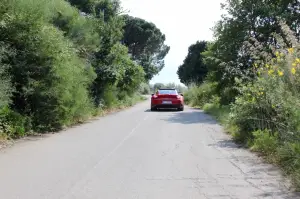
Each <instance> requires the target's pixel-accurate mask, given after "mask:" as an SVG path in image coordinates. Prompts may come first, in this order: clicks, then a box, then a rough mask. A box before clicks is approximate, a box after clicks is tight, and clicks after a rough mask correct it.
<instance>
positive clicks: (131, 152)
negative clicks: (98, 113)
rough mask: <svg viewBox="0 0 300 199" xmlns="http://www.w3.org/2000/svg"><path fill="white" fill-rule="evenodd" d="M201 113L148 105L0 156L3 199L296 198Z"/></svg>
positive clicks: (269, 170)
mask: <svg viewBox="0 0 300 199" xmlns="http://www.w3.org/2000/svg"><path fill="white" fill-rule="evenodd" d="M280 176H281V175H280V173H279V172H278V170H276V169H274V168H273V167H272V166H270V165H267V164H263V163H261V161H260V160H259V159H258V158H257V157H256V156H255V155H253V154H252V153H250V152H248V151H247V150H245V149H241V148H238V147H237V146H236V145H235V144H233V143H232V142H231V141H230V140H229V138H228V136H227V135H226V134H224V133H223V132H222V128H221V127H220V126H219V125H218V124H216V122H215V121H214V120H213V119H211V117H209V116H207V115H206V114H204V113H202V112H201V111H199V110H196V109H192V108H187V107H186V109H185V111H184V112H176V111H175V112H172V111H160V112H150V111H149V101H147V102H143V103H141V104H138V105H136V106H135V107H133V108H130V109H127V110H125V111H122V112H119V113H115V114H111V115H109V116H106V117H103V118H100V119H97V120H95V121H91V122H89V123H87V124H84V125H81V126H77V127H73V128H71V129H68V130H67V131H64V132H62V133H59V134H54V135H48V136H46V137H45V138H30V139H27V140H25V141H21V142H20V143H17V144H15V145H14V146H12V147H9V148H6V149H2V150H1V151H0V198H1V199H13V198H14V199H16V198H18V199H44V198H47V199H117V198H118V199H134V198H141V199H146V198H149V199H179V198H180V199H192V198H193V199H194V198H195V199H201V198H204V199H205V198H212V199H221V198H222V199H229V198H232V199H233V198H234V199H248V198H249V199H255V198H264V199H265V198H278V199H283V198H300V197H299V196H298V197H297V196H293V195H291V194H289V193H288V191H287V188H285V187H283V185H282V182H283V179H282V178H281V177H280Z"/></svg>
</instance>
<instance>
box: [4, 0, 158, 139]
mask: <svg viewBox="0 0 300 199" xmlns="http://www.w3.org/2000/svg"><path fill="white" fill-rule="evenodd" d="M69 2H71V3H72V5H73V6H72V5H71V4H70V3H69ZM119 4H120V2H118V1H113V0H100V1H90V2H89V8H95V10H93V9H92V10H90V9H86V7H85V6H86V5H85V4H81V3H80V2H78V1H64V0H51V1H48V0H2V1H1V2H0V134H1V137H3V136H2V135H3V134H5V135H6V136H8V137H11V138H16V137H22V136H25V135H26V134H28V133H29V132H31V131H32V130H33V131H39V132H45V131H53V130H58V129H61V128H62V127H64V126H67V125H70V124H72V123H77V122H81V121H82V120H85V119H87V118H88V117H90V116H91V115H94V114H96V113H99V111H103V110H104V109H111V108H115V107H123V106H128V105H132V104H133V103H135V102H137V101H138V100H140V98H139V97H138V95H137V94H136V93H138V92H139V88H140V85H141V83H143V82H144V81H145V79H144V77H145V71H144V69H143V67H142V66H140V65H138V64H137V63H136V62H135V61H133V60H132V58H131V56H129V53H128V48H127V47H126V46H124V45H122V44H121V42H120V41H122V39H123V37H124V36H123V27H124V25H125V21H124V19H123V17H122V16H119V15H118V13H119V11H120V9H121V7H120V5H119ZM74 6H76V7H74ZM94 11H95V12H94ZM132 34H135V33H134V32H132ZM133 36H134V35H133ZM144 37H145V38H144V39H145V40H147V39H149V38H147V35H145V36H144ZM145 47H146V46H145ZM162 59H163V58H162Z"/></svg>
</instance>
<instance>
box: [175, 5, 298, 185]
mask: <svg viewBox="0 0 300 199" xmlns="http://www.w3.org/2000/svg"><path fill="white" fill-rule="evenodd" d="M222 7H223V9H225V10H226V11H227V13H228V14H227V15H224V16H223V17H222V19H221V20H220V21H219V22H218V23H217V24H216V26H215V27H214V34H215V39H214V41H209V42H208V41H201V42H197V43H196V44H194V45H192V46H191V47H190V49H189V54H188V55H187V57H186V59H185V60H184V63H183V65H181V66H180V67H179V68H178V72H177V73H178V76H179V78H180V79H181V82H182V83H184V84H186V85H189V86H188V87H189V89H188V91H186V92H185V100H186V101H187V102H188V103H189V104H191V105H192V106H196V107H199V108H201V109H204V110H205V111H206V112H207V113H209V114H211V115H213V116H214V117H215V118H216V119H217V120H219V121H220V122H221V123H222V124H223V125H224V126H225V127H226V129H227V131H228V132H229V133H231V135H232V136H233V138H234V139H235V140H236V141H237V142H239V143H242V144H244V145H245V146H247V147H249V148H251V150H253V151H255V152H258V153H259V154H260V155H262V156H263V157H265V159H266V160H267V161H268V162H270V163H274V164H276V165H279V166H280V167H281V168H282V170H283V171H284V172H285V174H287V175H288V176H290V177H291V179H292V180H293V182H294V185H295V187H296V188H297V189H298V190H299V189H300V93H299V89H300V43H299V39H300V35H299V30H300V21H299V19H300V2H299V1H296V0H295V1H283V0H282V1H281V0H278V1H268V2H265V1H258V0H254V1H246V0H243V1H231V0H228V1H226V3H225V4H224V5H222Z"/></svg>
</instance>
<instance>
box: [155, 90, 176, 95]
mask: <svg viewBox="0 0 300 199" xmlns="http://www.w3.org/2000/svg"><path fill="white" fill-rule="evenodd" d="M158 94H160V95H177V94H178V93H177V91H176V90H158Z"/></svg>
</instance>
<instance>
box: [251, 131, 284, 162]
mask: <svg viewBox="0 0 300 199" xmlns="http://www.w3.org/2000/svg"><path fill="white" fill-rule="evenodd" d="M253 136H254V139H253V142H252V144H251V145H252V146H251V149H252V150H253V151H257V152H260V153H262V154H263V155H268V156H273V155H277V154H276V153H277V148H278V147H279V142H278V135H277V134H275V135H274V134H272V133H271V132H270V131H269V130H265V131H262V130H258V131H255V132H253Z"/></svg>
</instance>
